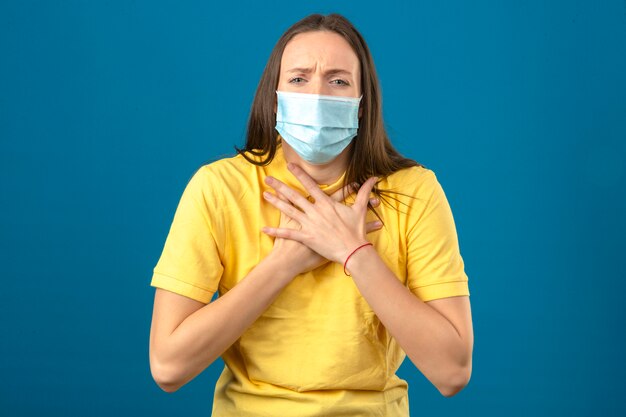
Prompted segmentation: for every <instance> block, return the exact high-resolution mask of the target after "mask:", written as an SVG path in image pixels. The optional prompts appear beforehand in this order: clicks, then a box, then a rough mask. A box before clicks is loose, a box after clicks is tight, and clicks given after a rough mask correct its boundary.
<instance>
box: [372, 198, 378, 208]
mask: <svg viewBox="0 0 626 417" xmlns="http://www.w3.org/2000/svg"><path fill="white" fill-rule="evenodd" d="M379 205H380V199H379V198H378V197H374V198H370V206H372V207H374V208H376V207H378V206H379Z"/></svg>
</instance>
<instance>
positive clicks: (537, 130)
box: [0, 0, 626, 417]
mask: <svg viewBox="0 0 626 417" xmlns="http://www.w3.org/2000/svg"><path fill="white" fill-rule="evenodd" d="M314 12H320V13H330V12H339V13H342V14H344V15H345V16H346V17H348V18H349V19H350V20H351V21H352V22H353V23H354V24H355V25H356V27H357V28H358V29H359V30H360V31H361V33H362V34H363V35H364V37H365V39H366V40H367V42H368V43H369V46H370V48H371V51H372V54H373V56H374V60H375V62H376V65H377V69H378V72H379V76H380V81H381V84H382V89H383V96H384V114H385V120H386V124H387V127H388V130H389V133H390V134H391V137H392V140H393V142H394V143H395V144H396V145H397V147H398V148H399V149H400V150H401V151H402V152H403V153H404V154H405V155H407V156H409V157H411V158H414V159H416V160H418V161H419V162H421V163H423V164H424V165H426V166H427V167H428V168H430V169H432V170H433V171H434V172H435V173H436V174H437V177H438V179H439V181H440V182H441V184H442V186H443V187H444V190H445V192H446V195H447V196H448V200H449V202H450V205H451V207H452V210H453V214H454V218H455V222H456V226H457V231H458V235H459V243H460V247H461V254H462V255H463V259H464V261H465V265H466V271H467V274H468V276H469V284H470V292H471V296H470V300H471V302H472V313H473V322H474V332H475V345H474V362H473V374H472V378H471V381H470V383H469V385H468V386H467V387H466V388H465V389H464V390H463V391H461V392H460V393H459V394H458V395H456V396H454V397H452V398H445V397H443V396H441V395H440V394H439V392H438V391H437V390H436V389H435V387H434V386H432V385H431V384H430V383H429V382H428V381H427V380H426V379H425V378H424V376H423V375H422V374H421V373H420V372H419V371H418V370H417V369H416V368H415V367H414V366H413V364H412V363H411V362H410V361H409V359H408V358H407V359H406V360H405V362H404V364H403V365H402V367H401V369H400V371H399V375H400V376H401V377H403V378H405V379H406V380H407V381H408V382H409V393H410V406H411V410H412V415H414V416H418V415H438V416H458V415H465V416H528V415H533V416H555V415H567V416H592V415H593V416H596V415H597V416H618V415H619V416H622V415H624V414H625V413H626V407H625V406H624V403H623V401H622V400H620V398H621V396H622V394H623V391H624V389H625V388H626V384H625V382H624V376H625V375H626V361H624V356H623V354H624V351H625V349H626V343H625V341H624V336H625V335H624V329H625V328H626V323H625V322H626V307H625V305H626V304H625V303H624V301H623V298H624V291H625V289H626V284H625V279H626V273H625V272H626V268H625V267H624V263H623V261H621V260H623V259H624V256H623V252H624V249H625V245H624V240H623V239H624V236H625V234H626V222H625V220H624V214H625V213H626V3H625V2H624V1H621V0H620V1H618V0H606V1H572V0H569V1H556V0H555V1H550V2H546V1H537V0H530V1H509V2H501V1H496V0H494V1H484V0H477V1H471V2H468V1H460V0H457V1H422V2H409V1H406V2H396V1H384V2H372V3H367V2H363V1H359V2H357V1H354V2H338V1H336V2H330V1H320V2H315V3H306V2H297V3H296V2H288V1H274V2H271V1H270V2H250V3H244V2H224V3H213V2H209V1H189V2H175V1H106V2H103V1H63V2H60V1H59V2H57V1H54V2H46V1H39V2H33V1H3V2H2V3H0V138H1V148H0V152H1V153H0V169H1V172H2V175H1V179H0V184H1V187H2V188H1V193H0V198H1V206H0V210H1V216H0V228H1V229H0V231H1V237H2V239H1V242H2V248H1V249H2V250H1V256H2V275H1V280H2V286H1V288H0V325H1V330H2V335H1V338H0V340H1V341H0V358H1V359H0V375H1V377H0V410H1V411H0V413H2V415H6V416H35V415H37V416H39V415H46V416H53V415H59V416H61V415H63V416H67V415H72V416H87V415H89V416H107V417H108V416H112V415H118V416H122V415H140V413H141V415H148V416H170V415H204V416H208V415H210V412H211V406H212V400H213V388H214V385H215V381H216V379H217V376H218V374H219V372H220V371H221V368H222V366H223V363H222V362H221V360H220V361H219V362H216V363H214V364H213V365H211V366H210V367H209V368H208V370H207V371H205V372H204V373H202V374H201V375H200V376H198V377H197V378H196V379H194V380H193V381H191V382H190V383H188V384H187V385H185V386H184V387H183V388H181V389H180V390H179V391H178V392H176V393H174V394H167V393H165V392H163V391H161V390H160V389H159V388H158V386H157V385H156V384H155V383H154V381H153V380H152V378H151V375H150V369H149V362H148V336H149V327H150V320H151V314H152V302H153V297H154V288H152V287H150V286H149V283H150V279H151V276H152V268H153V267H154V266H155V264H156V262H157V260H158V257H159V255H160V253H161V250H162V248H163V244H164V242H165V238H166V235H167V232H168V230H169V226H170V224H171V221H172V218H173V215H174V211H175V209H176V206H177V203H178V200H179V198H180V196H181V194H182V191H183V189H184V187H185V185H186V183H187V181H188V179H189V178H190V176H191V175H192V174H193V172H194V171H195V170H196V169H197V168H198V167H199V166H200V165H201V164H203V163H207V162H209V161H212V160H215V159H218V158H220V157H222V156H226V155H232V154H233V146H235V145H238V146H241V145H243V140H244V134H245V126H246V121H247V117H248V111H249V109H250V105H251V103H252V98H253V95H254V92H255V89H256V85H257V82H258V80H259V78H260V75H261V72H262V70H263V68H264V66H265V62H266V60H267V58H268V57H269V54H270V51H271V50H272V48H273V46H274V44H275V42H276V41H277V40H278V38H279V36H280V35H281V34H282V33H283V32H284V31H285V30H286V29H287V27H288V26H290V25H291V24H292V23H294V22H295V21H297V20H299V19H300V18H302V17H304V16H306V15H308V14H310V13H314Z"/></svg>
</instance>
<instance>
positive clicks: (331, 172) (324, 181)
mask: <svg viewBox="0 0 626 417" xmlns="http://www.w3.org/2000/svg"><path fill="white" fill-rule="evenodd" d="M282 148H283V154H284V156H285V160H286V161H287V162H291V163H294V164H296V165H298V166H300V167H301V168H302V169H303V170H304V171H305V172H306V173H307V174H309V175H310V176H311V177H312V178H313V179H314V180H315V182H317V183H318V184H320V185H328V184H333V183H334V182H336V181H337V180H338V179H339V178H340V177H341V176H342V175H343V173H344V172H345V171H346V169H347V168H348V157H349V155H350V149H351V148H352V144H350V145H349V146H348V147H346V149H344V150H343V151H342V152H341V153H340V154H339V155H338V156H337V157H336V158H335V159H333V160H332V161H330V162H329V163H327V164H323V165H314V164H310V163H308V162H307V161H305V160H304V159H302V158H300V156H299V155H298V154H297V153H296V151H294V150H293V148H292V147H291V146H289V144H287V143H286V142H285V141H284V140H283V141H282Z"/></svg>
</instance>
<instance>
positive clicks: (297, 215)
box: [263, 191, 305, 223]
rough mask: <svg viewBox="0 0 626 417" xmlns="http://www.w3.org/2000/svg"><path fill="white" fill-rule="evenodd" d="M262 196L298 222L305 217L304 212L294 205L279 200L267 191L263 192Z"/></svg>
mask: <svg viewBox="0 0 626 417" xmlns="http://www.w3.org/2000/svg"><path fill="white" fill-rule="evenodd" d="M263 198H265V199H266V200H267V201H268V202H269V203H270V204H271V205H273V206H274V207H276V208H277V209H278V210H280V211H281V212H282V213H284V214H285V215H287V216H289V217H291V218H292V219H294V220H295V221H297V222H298V223H302V219H303V217H305V214H304V213H303V212H301V211H300V210H298V209H297V208H296V207H294V206H292V205H291V204H289V203H288V202H286V201H283V200H281V199H280V198H278V197H276V196H275V195H274V194H272V193H270V192H268V191H264V192H263Z"/></svg>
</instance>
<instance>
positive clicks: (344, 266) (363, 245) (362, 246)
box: [343, 242, 374, 277]
mask: <svg viewBox="0 0 626 417" xmlns="http://www.w3.org/2000/svg"><path fill="white" fill-rule="evenodd" d="M366 246H374V245H373V244H371V243H370V242H367V243H364V244H362V245H361V246H359V247H358V248H356V249H355V250H353V251H352V253H351V254H350V255H348V257H347V258H346V261H345V262H344V263H343V273H344V274H346V275H347V276H349V277H351V276H352V275H350V274H348V273H347V272H346V265H347V264H348V259H350V257H351V256H352V255H354V252H356V251H358V250H359V249H361V248H364V247H366Z"/></svg>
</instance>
